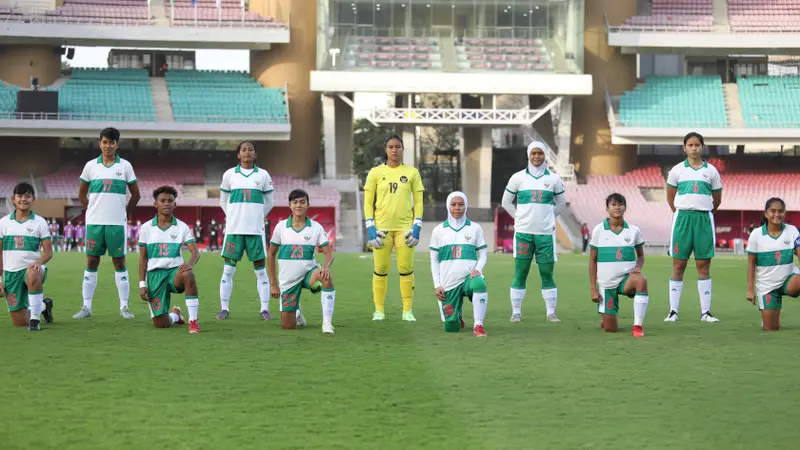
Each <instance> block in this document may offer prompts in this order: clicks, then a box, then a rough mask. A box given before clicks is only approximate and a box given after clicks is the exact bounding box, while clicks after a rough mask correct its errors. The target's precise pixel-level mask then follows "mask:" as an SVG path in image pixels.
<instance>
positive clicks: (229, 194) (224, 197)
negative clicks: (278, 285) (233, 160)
mask: <svg viewBox="0 0 800 450" xmlns="http://www.w3.org/2000/svg"><path fill="white" fill-rule="evenodd" d="M236 156H237V157H238V158H239V165H238V166H236V167H234V168H233V169H228V170H227V171H226V172H225V174H224V175H222V184H221V185H220V188H219V189H220V195H219V204H220V206H221V207H222V210H223V211H224V212H225V216H226V220H225V226H226V230H225V242H224V245H223V249H222V257H223V258H225V265H224V266H223V269H222V279H221V280H220V282H219V299H220V311H219V315H217V320H224V319H227V318H228V305H229V303H230V300H231V291H232V290H233V275H234V274H235V273H236V263H238V262H239V261H241V260H242V256H243V255H244V253H245V252H247V259H249V260H250V261H251V262H252V263H253V270H254V271H255V273H256V290H257V291H258V296H259V299H260V300H261V320H271V319H272V316H271V315H270V313H269V296H270V289H269V277H268V276H267V269H266V267H265V265H266V257H267V248H266V244H265V242H264V241H265V239H264V217H265V216H266V215H267V214H269V211H270V210H271V209H272V205H273V204H274V203H273V200H272V178H271V177H270V176H269V173H267V171H266V170H264V169H262V168H260V167H258V166H256V156H257V155H256V147H255V144H253V143H252V142H250V141H243V142H241V143H240V144H239V145H238V146H237V147H236ZM212 226H213V224H212Z"/></svg>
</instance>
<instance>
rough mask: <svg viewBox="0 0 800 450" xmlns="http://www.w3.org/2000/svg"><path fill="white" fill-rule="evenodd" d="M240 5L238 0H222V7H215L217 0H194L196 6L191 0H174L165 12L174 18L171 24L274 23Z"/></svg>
mask: <svg viewBox="0 0 800 450" xmlns="http://www.w3.org/2000/svg"><path fill="white" fill-rule="evenodd" d="M241 5H242V3H241V1H240V0H222V1H221V6H222V8H220V9H217V0H196V6H195V5H193V4H192V0H175V1H174V3H172V5H171V6H170V7H169V8H167V14H168V15H170V16H171V17H172V18H173V19H174V20H173V22H172V25H173V26H192V25H194V24H195V23H196V22H197V23H200V24H203V25H213V24H214V23H215V22H225V24H226V26H235V25H236V24H237V23H240V24H243V25H246V26H270V25H274V24H275V22H274V21H273V20H272V18H271V17H263V16H261V15H260V14H259V13H257V12H254V11H246V10H245V11H243V10H242V6H241ZM170 8H171V9H172V10H170Z"/></svg>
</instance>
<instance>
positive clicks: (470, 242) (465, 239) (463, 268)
mask: <svg viewBox="0 0 800 450" xmlns="http://www.w3.org/2000/svg"><path fill="white" fill-rule="evenodd" d="M429 248H430V251H431V274H432V276H433V286H434V288H435V289H436V298H437V299H438V300H439V312H440V313H441V316H442V322H444V330H445V331H458V330H460V329H461V327H462V326H463V320H462V319H461V308H462V305H463V302H464V297H467V298H468V299H470V301H472V311H473V318H474V321H475V322H474V325H473V327H472V332H473V334H474V335H475V336H478V337H484V336H486V331H485V330H484V329H483V319H484V318H485V317H486V303H487V301H488V298H489V295H488V293H487V292H486V280H484V278H483V275H482V272H483V267H484V266H485V265H486V238H485V237H484V234H483V230H482V229H481V227H480V225H478V224H477V223H473V222H470V220H469V219H467V196H466V195H464V193H463V192H458V191H457V192H452V193H451V194H450V195H448V196H447V220H446V221H445V222H444V223H442V224H439V225H438V226H437V227H436V228H435V229H434V230H433V234H432V235H431V243H430V245H429Z"/></svg>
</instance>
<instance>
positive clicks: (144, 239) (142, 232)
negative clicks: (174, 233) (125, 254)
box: [139, 224, 150, 245]
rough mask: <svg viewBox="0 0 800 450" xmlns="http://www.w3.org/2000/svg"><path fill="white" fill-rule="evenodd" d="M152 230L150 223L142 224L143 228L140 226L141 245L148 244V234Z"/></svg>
mask: <svg viewBox="0 0 800 450" xmlns="http://www.w3.org/2000/svg"><path fill="white" fill-rule="evenodd" d="M149 232H150V226H149V225H148V224H144V225H142V228H139V245H147V235H148V234H149Z"/></svg>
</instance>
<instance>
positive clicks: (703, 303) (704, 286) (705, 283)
mask: <svg viewBox="0 0 800 450" xmlns="http://www.w3.org/2000/svg"><path fill="white" fill-rule="evenodd" d="M697 292H698V293H699V294H700V313H701V314H705V313H707V312H709V311H710V310H711V278H706V279H705V280H697Z"/></svg>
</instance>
